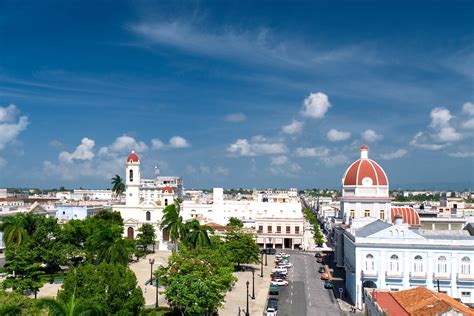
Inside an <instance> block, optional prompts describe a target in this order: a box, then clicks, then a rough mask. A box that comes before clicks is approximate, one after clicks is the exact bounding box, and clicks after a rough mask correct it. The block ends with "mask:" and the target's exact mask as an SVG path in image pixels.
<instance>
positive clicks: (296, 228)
mask: <svg viewBox="0 0 474 316" xmlns="http://www.w3.org/2000/svg"><path fill="white" fill-rule="evenodd" d="M299 233H300V227H299V226H295V234H299Z"/></svg>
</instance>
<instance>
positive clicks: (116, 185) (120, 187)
mask: <svg viewBox="0 0 474 316" xmlns="http://www.w3.org/2000/svg"><path fill="white" fill-rule="evenodd" d="M111 180H112V182H111V184H112V192H114V193H115V196H116V197H119V196H121V195H122V194H123V192H125V184H124V183H123V179H122V178H121V177H120V176H119V175H118V174H116V175H115V177H113V178H112V179H111Z"/></svg>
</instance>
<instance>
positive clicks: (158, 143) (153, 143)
mask: <svg viewBox="0 0 474 316" xmlns="http://www.w3.org/2000/svg"><path fill="white" fill-rule="evenodd" d="M151 147H152V148H153V149H161V148H163V147H165V144H164V143H163V142H162V141H161V140H159V139H158V138H154V139H152V140H151Z"/></svg>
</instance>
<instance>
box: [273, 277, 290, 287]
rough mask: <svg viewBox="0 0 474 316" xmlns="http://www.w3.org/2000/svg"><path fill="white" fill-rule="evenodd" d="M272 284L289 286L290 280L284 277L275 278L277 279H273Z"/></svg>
mask: <svg viewBox="0 0 474 316" xmlns="http://www.w3.org/2000/svg"><path fill="white" fill-rule="evenodd" d="M272 285H283V286H287V285H288V281H286V280H283V279H275V280H273V281H272Z"/></svg>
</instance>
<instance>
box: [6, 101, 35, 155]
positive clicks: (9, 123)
mask: <svg viewBox="0 0 474 316" xmlns="http://www.w3.org/2000/svg"><path fill="white" fill-rule="evenodd" d="M18 115H19V111H18V109H17V108H16V106H15V105H14V104H10V105H9V106H7V107H1V106H0V150H2V149H3V148H5V146H6V145H7V144H8V143H11V142H14V141H15V140H16V138H17V137H18V135H19V134H20V133H21V132H22V131H24V130H25V129H26V128H27V126H28V124H29V123H28V117H26V116H21V117H18Z"/></svg>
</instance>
